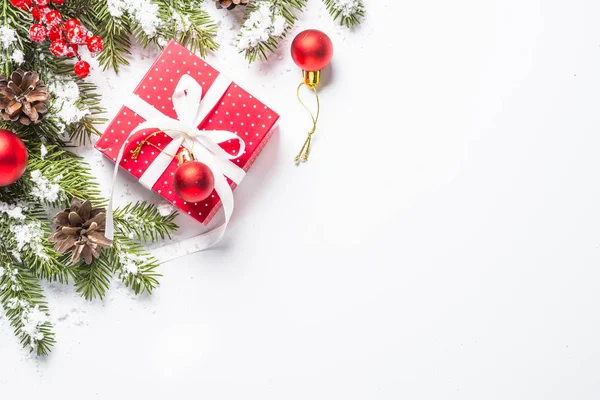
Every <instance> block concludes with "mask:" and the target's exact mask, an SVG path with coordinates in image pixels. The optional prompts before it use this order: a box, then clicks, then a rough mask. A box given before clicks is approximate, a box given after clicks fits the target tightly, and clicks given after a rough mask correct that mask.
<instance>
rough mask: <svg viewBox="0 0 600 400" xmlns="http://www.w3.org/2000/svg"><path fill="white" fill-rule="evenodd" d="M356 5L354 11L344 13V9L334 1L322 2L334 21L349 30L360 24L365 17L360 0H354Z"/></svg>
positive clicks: (363, 7)
mask: <svg viewBox="0 0 600 400" xmlns="http://www.w3.org/2000/svg"><path fill="white" fill-rule="evenodd" d="M355 1H356V5H355V7H354V10H352V12H350V13H346V12H344V9H343V8H341V7H339V6H338V3H337V2H336V0H323V3H325V6H326V7H327V11H329V14H331V16H332V17H333V20H334V21H337V20H339V21H340V25H343V26H346V27H348V28H351V27H353V26H355V25H358V24H360V22H361V20H362V19H363V18H364V16H365V5H364V3H363V1H362V0H355Z"/></svg>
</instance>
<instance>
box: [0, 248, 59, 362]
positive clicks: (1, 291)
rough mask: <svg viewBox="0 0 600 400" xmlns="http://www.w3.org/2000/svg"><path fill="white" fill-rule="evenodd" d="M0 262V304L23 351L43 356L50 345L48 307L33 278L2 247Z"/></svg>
mask: <svg viewBox="0 0 600 400" xmlns="http://www.w3.org/2000/svg"><path fill="white" fill-rule="evenodd" d="M0 258H1V259H2V262H3V266H1V267H0V304H1V305H2V308H3V309H4V312H5V314H6V316H7V318H8V320H9V321H10V324H11V326H12V327H13V328H14V329H15V335H16V336H17V337H18V338H19V340H20V341H21V345H22V346H23V347H27V346H29V347H30V349H31V352H33V351H35V352H36V354H37V355H39V356H44V355H47V354H48V353H49V352H50V349H51V347H52V346H53V345H54V343H55V340H54V332H53V327H52V324H51V323H50V321H49V318H48V305H47V303H46V300H45V298H44V294H43V292H42V288H41V287H40V285H39V284H38V281H37V278H36V277H35V276H34V275H32V274H31V273H30V272H29V271H28V270H26V269H24V268H23V267H22V266H20V265H15V264H14V260H13V259H12V257H11V256H10V255H9V254H8V253H7V251H6V248H5V247H4V245H2V249H1V250H0Z"/></svg>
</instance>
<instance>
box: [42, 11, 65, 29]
mask: <svg viewBox="0 0 600 400" xmlns="http://www.w3.org/2000/svg"><path fill="white" fill-rule="evenodd" d="M42 22H43V23H45V24H46V25H48V26H59V25H60V23H61V22H62V15H61V14H60V12H58V11H56V10H50V11H48V12H47V13H46V14H45V15H44V16H43V17H42Z"/></svg>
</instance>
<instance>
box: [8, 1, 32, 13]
mask: <svg viewBox="0 0 600 400" xmlns="http://www.w3.org/2000/svg"><path fill="white" fill-rule="evenodd" d="M10 4H12V5H13V6H14V7H17V8H20V9H21V10H23V11H29V10H30V9H31V0H10Z"/></svg>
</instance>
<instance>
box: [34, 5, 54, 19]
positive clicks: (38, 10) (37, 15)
mask: <svg viewBox="0 0 600 400" xmlns="http://www.w3.org/2000/svg"><path fill="white" fill-rule="evenodd" d="M48 11H50V8H48V7H37V6H36V7H33V9H32V10H31V16H32V17H33V19H35V20H36V21H40V20H41V19H42V17H43V16H44V15H46V14H47V13H48Z"/></svg>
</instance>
